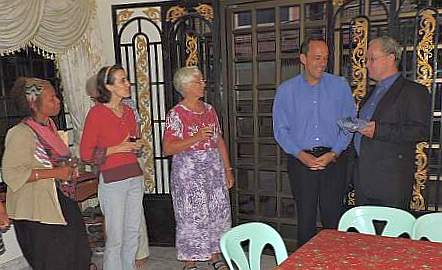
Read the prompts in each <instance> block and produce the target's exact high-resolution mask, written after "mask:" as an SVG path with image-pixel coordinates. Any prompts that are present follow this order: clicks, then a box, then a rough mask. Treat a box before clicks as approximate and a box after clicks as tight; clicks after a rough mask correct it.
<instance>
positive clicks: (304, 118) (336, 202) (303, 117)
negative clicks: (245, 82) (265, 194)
mask: <svg viewBox="0 0 442 270" xmlns="http://www.w3.org/2000/svg"><path fill="white" fill-rule="evenodd" d="M300 60H301V63H302V64H303V65H304V68H305V72H304V73H303V74H300V75H298V76H296V77H294V78H292V79H290V80H287V81H285V82H284V83H282V84H281V85H280V86H279V87H278V90H277V93H276V97H275V101H274V104H273V130H274V136H275V139H276V141H277V142H278V144H279V145H280V146H281V147H282V149H283V150H284V151H285V152H286V153H287V154H288V160H287V169H288V175H289V179H290V186H291V189H292V193H293V196H294V198H295V200H296V208H297V222H298V245H302V244H304V243H305V242H307V241H308V240H309V239H310V238H311V237H313V236H314V235H315V233H316V210H317V206H318V201H319V208H320V216H321V221H322V225H323V227H324V228H336V227H337V225H338V221H339V218H340V216H341V214H342V209H343V207H342V206H343V203H342V202H343V195H344V190H345V184H346V179H345V178H346V177H345V172H346V160H345V158H343V157H340V155H341V153H342V152H343V151H344V150H345V149H346V148H347V146H348V144H349V143H350V140H351V134H349V133H344V132H343V131H342V130H340V129H339V127H338V125H337V121H338V120H339V119H342V118H345V117H354V116H355V114H356V109H355V103H354V100H353V97H352V94H351V89H350V87H349V85H348V83H347V81H346V80H345V79H344V78H342V77H338V76H335V75H332V74H329V73H325V72H324V70H325V68H326V66H327V60H328V48H327V45H326V43H325V42H324V40H322V39H314V38H310V39H308V40H307V41H306V42H304V43H303V44H302V46H301V55H300Z"/></svg>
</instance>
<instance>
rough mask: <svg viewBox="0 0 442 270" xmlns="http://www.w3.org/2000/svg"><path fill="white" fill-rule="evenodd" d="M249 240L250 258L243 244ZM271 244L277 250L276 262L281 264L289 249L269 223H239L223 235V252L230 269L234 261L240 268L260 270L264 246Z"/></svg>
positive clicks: (242, 269) (243, 269)
mask: <svg viewBox="0 0 442 270" xmlns="http://www.w3.org/2000/svg"><path fill="white" fill-rule="evenodd" d="M247 240H248V241H249V259H247V257H246V255H245V252H244V250H243V248H242V246H241V243H243V242H244V241H247ZM267 244H270V245H271V246H272V247H273V249H274V250H275V256H276V262H277V264H278V265H279V264H281V262H282V261H284V260H285V259H286V258H287V250H286V248H285V244H284V242H283V241H282V238H281V236H280V235H279V233H278V232H277V231H276V230H275V229H273V228H272V227H270V226H269V225H267V224H264V223H260V222H250V223H245V224H241V225H238V226H236V227H234V228H232V229H230V230H229V231H228V232H226V233H225V234H223V236H222V237H221V252H222V253H223V256H224V258H225V259H226V261H227V264H228V265H229V268H230V269H234V268H233V264H232V261H233V262H235V264H236V266H237V267H238V269H240V270H260V267H261V253H262V251H263V249H264V246H265V245H267Z"/></svg>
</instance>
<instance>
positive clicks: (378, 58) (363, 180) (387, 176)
mask: <svg viewBox="0 0 442 270" xmlns="http://www.w3.org/2000/svg"><path fill="white" fill-rule="evenodd" d="M401 55H402V48H401V46H400V45H399V44H398V43H397V42H396V41H395V40H394V39H392V38H390V37H387V36H384V37H380V38H377V39H374V40H372V41H371V42H370V43H369V47H368V50H367V69H368V75H369V77H370V78H371V79H373V80H375V81H376V82H377V84H376V87H375V88H374V90H373V91H371V93H370V95H369V97H368V99H367V100H366V102H365V103H364V104H363V106H362V108H361V110H360V112H359V118H362V119H364V120H366V121H369V122H368V126H367V127H366V128H364V129H362V130H360V131H359V132H358V133H356V134H355V139H354V147H355V150H356V154H357V158H356V170H355V171H356V175H355V178H354V184H355V191H356V204H357V205H379V206H390V207H397V208H402V209H408V208H409V205H410V200H411V195H412V190H413V179H414V177H413V176H414V172H415V166H414V161H415V149H416V143H417V142H420V141H425V140H427V139H428V137H429V133H430V117H431V99H430V94H429V92H428V90H427V89H426V88H425V87H423V86H422V85H420V84H417V83H415V82H412V81H409V80H406V79H404V78H402V76H401V74H400V73H399V70H398V65H399V63H400V57H401Z"/></svg>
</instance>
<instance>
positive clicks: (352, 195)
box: [346, 189, 356, 206]
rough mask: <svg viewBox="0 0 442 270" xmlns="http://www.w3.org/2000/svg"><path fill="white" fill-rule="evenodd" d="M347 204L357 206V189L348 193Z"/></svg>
mask: <svg viewBox="0 0 442 270" xmlns="http://www.w3.org/2000/svg"><path fill="white" fill-rule="evenodd" d="M346 201H347V205H349V206H355V205H356V201H355V190H354V189H353V190H352V191H350V192H349V193H347V199H346Z"/></svg>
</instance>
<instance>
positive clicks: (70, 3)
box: [0, 0, 95, 55]
mask: <svg viewBox="0 0 442 270" xmlns="http://www.w3.org/2000/svg"><path fill="white" fill-rule="evenodd" d="M94 5H95V1H92V0H13V1H11V0H0V7H1V8H0V54H1V55H3V54H8V53H13V52H15V51H17V50H19V49H21V48H23V47H26V46H31V45H33V46H36V47H38V48H41V49H43V50H44V51H46V52H48V53H51V54H56V53H63V52H66V51H67V50H69V49H71V48H72V47H74V46H75V45H76V44H78V42H79V41H81V40H82V37H83V35H84V33H85V31H86V29H87V27H88V25H89V21H90V19H91V17H92V16H93V12H94V10H95V8H94Z"/></svg>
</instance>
